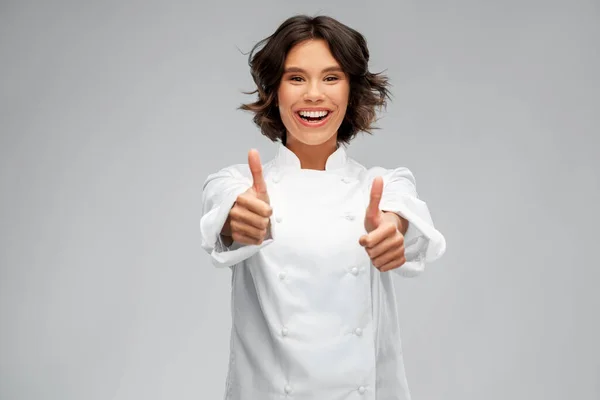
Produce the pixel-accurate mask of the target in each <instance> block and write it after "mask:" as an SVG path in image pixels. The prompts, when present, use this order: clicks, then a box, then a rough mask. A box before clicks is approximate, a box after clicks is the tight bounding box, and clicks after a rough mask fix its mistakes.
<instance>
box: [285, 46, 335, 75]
mask: <svg viewBox="0 0 600 400" xmlns="http://www.w3.org/2000/svg"><path fill="white" fill-rule="evenodd" d="M324 65H325V66H339V63H338V62H337V60H336V59H335V58H334V57H333V54H331V51H330V50H329V45H328V44H327V42H325V41H324V40H322V39H313V40H306V41H304V42H300V43H298V44H296V45H295V46H294V47H292V48H291V49H290V51H289V52H288V54H287V56H286V58H285V66H286V67H289V66H294V67H302V68H309V67H311V66H312V67H314V68H320V67H322V66H324Z"/></svg>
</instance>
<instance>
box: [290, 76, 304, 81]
mask: <svg viewBox="0 0 600 400" xmlns="http://www.w3.org/2000/svg"><path fill="white" fill-rule="evenodd" d="M290 81H294V82H302V77H300V76H292V77H290Z"/></svg>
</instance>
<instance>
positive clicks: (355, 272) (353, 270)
mask: <svg viewBox="0 0 600 400" xmlns="http://www.w3.org/2000/svg"><path fill="white" fill-rule="evenodd" d="M352 275H358V268H356V267H354V268H352Z"/></svg>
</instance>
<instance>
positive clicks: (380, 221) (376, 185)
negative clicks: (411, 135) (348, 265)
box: [359, 177, 407, 272]
mask: <svg viewBox="0 0 600 400" xmlns="http://www.w3.org/2000/svg"><path fill="white" fill-rule="evenodd" d="M382 194H383V179H382V178H380V177H378V178H375V179H374V180H373V185H372V186H371V198H370V202H369V206H368V207H367V212H366V214H365V230H366V231H367V234H366V235H363V236H361V237H360V239H359V243H360V245H361V246H363V247H364V248H365V250H366V251H367V254H368V255H369V257H370V258H371V262H372V263H373V265H374V266H375V268H377V269H378V270H380V271H381V272H386V271H389V270H392V269H395V268H399V267H401V266H402V265H403V264H404V263H405V262H406V258H405V257H404V235H403V234H402V232H406V226H407V221H406V220H405V219H404V218H402V217H400V216H399V215H398V214H396V213H394V212H384V211H381V210H380V209H379V202H380V201H381V196H382Z"/></svg>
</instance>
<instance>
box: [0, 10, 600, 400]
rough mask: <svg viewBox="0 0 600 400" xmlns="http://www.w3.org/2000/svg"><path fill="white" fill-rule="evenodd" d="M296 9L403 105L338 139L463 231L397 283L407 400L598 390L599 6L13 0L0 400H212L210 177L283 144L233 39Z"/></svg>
mask: <svg viewBox="0 0 600 400" xmlns="http://www.w3.org/2000/svg"><path fill="white" fill-rule="evenodd" d="M296 13H308V14H311V15H316V14H321V15H331V16H333V17H336V18H338V19H340V20H341V21H342V22H344V23H346V24H349V25H350V26H352V27H354V28H356V29H358V30H359V31H360V32H362V33H363V34H364V35H365V36H366V37H367V40H368V43H369V46H370V50H371V53H372V59H371V69H372V70H373V71H385V72H386V73H387V74H388V76H389V77H390V80H391V82H392V84H393V87H392V90H393V94H394V98H393V101H392V102H391V103H390V104H389V106H388V108H387V110H386V111H385V112H383V113H382V114H381V120H380V121H379V123H378V126H379V127H380V128H381V129H380V130H379V131H376V132H375V134H374V135H373V136H369V135H360V136H359V137H358V138H357V139H356V140H355V141H354V142H353V143H352V144H351V145H350V147H349V148H348V152H349V153H350V155H351V156H352V157H354V158H356V159H357V160H358V161H360V162H361V163H363V164H365V165H367V166H373V165H380V166H384V167H387V168H393V167H397V166H406V167H408V168H410V169H411V170H412V171H413V172H414V174H415V176H416V179H417V189H418V191H419V194H420V196H421V197H422V198H423V199H424V200H425V201H426V202H427V203H428V204H429V207H430V210H431V212H432V215H433V218H434V221H435V223H436V226H437V228H438V229H439V230H440V231H441V232H442V233H444V234H445V236H446V239H447V243H448V250H447V253H446V255H445V256H444V257H443V258H442V259H440V260H439V261H437V262H435V263H433V264H430V265H429V266H428V267H427V270H426V272H425V273H424V274H423V275H422V276H420V277H418V278H416V279H400V278H398V279H397V283H398V285H397V292H398V302H399V304H400V311H401V323H402V341H403V346H404V351H405V361H406V367H407V374H408V379H409V384H410V388H411V391H412V394H413V399H414V400H436V399H444V400H459V399H460V400H466V399H473V400H475V399H477V400H480V399H486V400H496V399H497V400H501V399H502V400H504V399H527V400H531V399H540V400H541V399H544V400H558V399H561V400H562V399H578V400H598V399H600V361H599V360H600V344H599V343H600V342H599V340H598V338H600V324H599V321H598V319H599V317H598V316H599V314H600V294H599V291H598V284H599V282H600V269H599V264H600V263H599V262H598V257H597V252H598V247H597V246H598V245H599V235H598V233H597V230H596V227H597V226H598V222H600V221H599V219H600V218H599V216H600V212H599V211H598V208H599V207H600V206H599V205H600V190H599V181H600V178H599V175H600V174H599V170H600V162H599V161H598V154H599V153H600V140H599V131H600V118H599V115H600V95H599V93H600V79H599V77H598V75H599V71H600V5H599V3H598V2H597V1H587V2H586V1H566V0H565V1H562V2H561V1H537V2H535V1H487V2H482V1H475V0H471V1H467V0H461V1H454V2H445V1H378V2H376V1H369V2H367V1H363V2H358V1H356V2H348V1H341V0H340V1H329V2H315V1H308V0H307V1H303V2H300V3H292V2H281V1H274V0H273V1H266V0H263V1H254V2H249V1H237V2H231V1H219V2H211V3H206V2H204V1H202V2H201V1H196V2H190V1H175V2H174V1H169V2H167V1H163V2H155V1H153V2H141V1H139V2H135V1H111V2H107V1H97V2H77V1H72V2H67V1H54V2H42V1H38V2H32V1H6V0H5V1H2V2H1V3H0V57H1V60H0V61H1V62H0V132H1V139H0V168H1V170H0V190H1V196H0V218H1V220H0V221H1V228H0V232H1V245H0V246H1V247H0V263H1V276H0V285H1V286H0V300H1V304H0V310H1V321H0V322H1V342H0V368H1V370H0V398H1V399H2V400H38V399H39V400H42V399H43V400H83V399H85V400H107V399H110V400H130V399H140V400H141V399H143V400H159V399H169V400H171V399H177V400H186V399H187V400H192V399H207V400H208V399H210V400H212V399H219V398H222V396H223V390H224V384H225V376H226V368H227V361H228V352H229V330H230V326H231V320H230V272H229V270H217V269H215V268H214V267H213V266H212V265H211V264H210V261H209V258H208V255H207V254H206V253H204V252H203V250H202V249H201V248H200V235H199V219H200V207H201V204H200V199H201V194H202V183H203V182H204V179H205V178H206V177H207V175H208V174H209V173H212V172H215V171H217V170H218V169H220V168H222V167H224V166H227V165H231V164H234V163H245V162H246V160H247V158H246V157H247V152H248V150H249V149H250V148H252V147H255V148H257V149H258V150H259V151H260V154H261V156H262V159H263V161H267V160H269V159H271V158H272V157H273V155H274V154H275V153H274V149H275V146H274V145H273V144H272V143H270V142H269V141H268V140H267V139H266V138H264V137H263V136H261V135H260V133H259V132H258V129H257V128H256V127H255V126H254V125H253V124H252V122H251V115H249V114H248V113H244V112H242V111H238V110H236V107H237V106H238V105H239V104H240V103H242V102H245V101H249V100H251V99H253V98H254V97H252V96H246V95H244V94H243V93H242V91H249V90H252V89H253V84H252V81H251V78H250V74H249V69H248V65H247V58H246V55H244V54H243V53H247V52H248V51H249V50H250V49H251V47H252V45H254V44H255V43H256V42H257V41H258V40H260V39H262V38H263V37H265V36H267V35H269V34H270V33H272V32H273V31H274V29H275V28H276V27H277V25H279V23H281V22H282V21H283V20H284V19H285V18H287V17H289V16H291V15H293V14H296ZM357 239H358V238H357ZM323 400H325V399H323Z"/></svg>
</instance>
